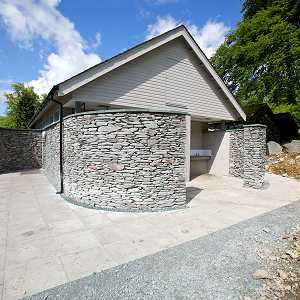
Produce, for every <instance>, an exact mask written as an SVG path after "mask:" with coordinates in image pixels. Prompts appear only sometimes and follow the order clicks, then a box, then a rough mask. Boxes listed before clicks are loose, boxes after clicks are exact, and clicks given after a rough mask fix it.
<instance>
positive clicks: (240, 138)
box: [229, 128, 244, 177]
mask: <svg viewBox="0 0 300 300" xmlns="http://www.w3.org/2000/svg"><path fill="white" fill-rule="evenodd" d="M229 153H230V155H229V174H230V175H232V176H235V177H243V175H244V129H243V128H242V129H232V130H230V143H229Z"/></svg>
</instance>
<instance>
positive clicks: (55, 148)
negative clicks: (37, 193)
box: [42, 123, 60, 191]
mask: <svg viewBox="0 0 300 300" xmlns="http://www.w3.org/2000/svg"><path fill="white" fill-rule="evenodd" d="M42 140H43V160H42V161H43V162H42V166H43V169H44V172H45V174H46V176H47V177H48V179H49V181H50V182H51V183H52V184H53V186H54V187H55V189H56V190H57V191H59V190H60V169H59V166H60V147H59V141H60V136H59V123H55V124H53V125H51V126H49V127H48V128H47V129H45V130H44V131H43V133H42Z"/></svg>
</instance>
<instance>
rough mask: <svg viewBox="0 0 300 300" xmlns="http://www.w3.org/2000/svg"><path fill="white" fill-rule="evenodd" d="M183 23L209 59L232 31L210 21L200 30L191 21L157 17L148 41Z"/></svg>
mask: <svg viewBox="0 0 300 300" xmlns="http://www.w3.org/2000/svg"><path fill="white" fill-rule="evenodd" d="M183 23H185V25H186V27H187V28H188V30H189V31H190V33H191V34H192V35H193V37H194V39H195V40H196V42H197V43H198V45H199V46H200V48H201V49H202V50H203V52H204V53H205V54H206V56H207V57H208V58H210V57H211V56H212V55H213V54H214V52H215V50H216V49H217V48H218V47H219V46H220V45H221V44H222V43H223V42H224V39H225V35H226V33H227V32H228V31H229V30H230V28H229V27H227V26H226V25H225V24H224V23H223V22H216V21H211V20H209V21H207V22H206V24H205V25H204V26H203V27H202V28H199V27H198V26H196V25H195V24H191V22H189V21H187V22H181V21H178V20H176V19H174V18H173V17H172V16H170V15H167V16H165V17H157V19H156V22H155V23H153V24H150V25H148V27H147V34H146V39H150V38H152V37H155V36H157V35H159V34H162V33H164V32H166V31H168V30H171V29H173V28H174V27H177V26H179V25H180V24H183Z"/></svg>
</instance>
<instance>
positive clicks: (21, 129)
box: [0, 127, 41, 132]
mask: <svg viewBox="0 0 300 300" xmlns="http://www.w3.org/2000/svg"><path fill="white" fill-rule="evenodd" d="M0 130H7V131H9V130H10V131H26V132H28V131H33V132H41V129H30V128H6V127H0Z"/></svg>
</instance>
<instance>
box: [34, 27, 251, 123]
mask: <svg viewBox="0 0 300 300" xmlns="http://www.w3.org/2000/svg"><path fill="white" fill-rule="evenodd" d="M179 37H182V38H183V39H184V40H185V42H186V43H187V44H188V45H189V46H190V48H191V49H192V50H193V52H194V53H195V55H196V56H197V57H198V59H199V60H200V61H201V63H202V64H203V65H204V66H205V67H206V69H207V71H208V72H209V74H210V75H211V76H212V77H213V79H214V80H215V82H216V83H217V84H218V86H219V87H220V89H221V90H222V91H223V93H224V94H225V95H226V97H227V99H228V100H229V101H230V102H231V104H232V106H233V107H234V109H235V110H236V111H237V113H238V115H240V116H241V118H242V119H244V120H245V119H246V115H245V113H244V111H243V109H242V108H241V106H240V105H239V104H238V102H237V101H236V100H235V98H234V96H233V95H232V94H231V92H230V91H229V89H228V88H227V87H226V85H225V83H224V82H223V80H222V79H221V78H220V77H219V75H218V74H217V73H216V71H215V70H214V68H213V66H212V65H211V64H210V62H209V60H208V58H207V57H206V55H205V54H204V53H203V51H202V50H201V49H200V47H199V45H198V44H197V43H196V41H195V40H194V38H193V37H192V35H191V34H190V33H189V31H188V30H187V28H186V27H185V26H184V25H180V26H178V27H176V28H174V29H172V30H170V31H167V32H165V33H163V34H161V35H159V36H157V37H154V38H152V39H150V40H148V41H145V42H143V43H141V44H139V45H137V46H135V47H133V48H130V49H129V50H127V51H125V52H122V53H120V54H118V55H116V56H113V57H112V58H110V59H108V60H105V61H103V62H101V63H99V64H97V65H95V66H93V67H91V68H88V69H87V70H85V71H83V72H81V73H78V74H77V75H75V76H72V77H71V78H69V79H67V80H65V81H63V82H61V83H59V84H57V85H55V86H54V87H53V88H52V89H51V91H50V92H49V94H48V96H47V97H46V99H45V101H44V102H43V103H42V104H41V106H40V108H39V109H38V111H37V112H36V113H35V115H34V116H33V118H32V119H31V121H30V124H29V125H31V124H32V123H33V122H34V121H35V119H36V118H37V116H38V115H39V113H40V112H41V111H42V110H43V109H44V108H45V107H46V106H47V103H48V101H49V100H50V97H53V94H54V93H55V94H56V95H57V96H64V95H67V94H69V93H71V92H72V91H74V90H76V89H78V88H80V87H81V86H83V85H86V84H87V83H89V82H91V81H93V80H95V79H97V78H99V77H101V76H103V75H104V74H107V73H108V72H111V71H113V70H115V69H116V68H118V67H120V66H122V65H124V64H126V63H128V62H130V61H132V60H134V59H136V58H138V57H140V56H142V55H144V54H146V53H148V52H150V51H152V50H154V49H156V48H158V47H160V46H162V45H164V44H166V43H168V42H170V41H172V40H174V39H176V38H179Z"/></svg>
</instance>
